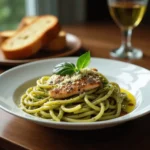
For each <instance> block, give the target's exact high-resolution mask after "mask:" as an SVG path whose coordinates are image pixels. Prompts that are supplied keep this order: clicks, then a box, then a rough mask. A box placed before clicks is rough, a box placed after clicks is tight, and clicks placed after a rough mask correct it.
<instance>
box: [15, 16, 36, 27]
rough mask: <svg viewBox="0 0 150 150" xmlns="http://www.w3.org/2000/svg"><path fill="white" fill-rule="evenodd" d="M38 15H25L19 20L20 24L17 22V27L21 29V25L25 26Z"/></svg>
mask: <svg viewBox="0 0 150 150" xmlns="http://www.w3.org/2000/svg"><path fill="white" fill-rule="evenodd" d="M38 17H39V16H26V17H24V18H23V19H22V20H21V22H20V24H19V26H18V29H22V28H23V27H25V26H27V25H29V24H31V23H32V22H33V21H34V20H35V19H37V18H38Z"/></svg>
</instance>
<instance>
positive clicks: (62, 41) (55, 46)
mask: <svg viewBox="0 0 150 150" xmlns="http://www.w3.org/2000/svg"><path fill="white" fill-rule="evenodd" d="M66 45H67V44H66V32H65V31H63V30H61V31H60V32H59V34H58V35H57V37H56V38H54V39H53V40H51V41H49V42H48V43H47V44H46V45H45V47H44V50H45V51H59V50H62V49H63V48H65V47H66Z"/></svg>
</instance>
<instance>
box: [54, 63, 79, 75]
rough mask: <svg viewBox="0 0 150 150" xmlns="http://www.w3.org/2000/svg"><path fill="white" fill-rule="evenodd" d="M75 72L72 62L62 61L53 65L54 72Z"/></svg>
mask: <svg viewBox="0 0 150 150" xmlns="http://www.w3.org/2000/svg"><path fill="white" fill-rule="evenodd" d="M75 72H76V67H75V65H74V64H73V63H70V62H63V63H60V64H58V65H56V66H55V68H54V69H53V73H54V74H58V75H67V74H68V75H71V74H73V73H75Z"/></svg>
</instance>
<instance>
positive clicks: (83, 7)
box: [0, 0, 150, 30]
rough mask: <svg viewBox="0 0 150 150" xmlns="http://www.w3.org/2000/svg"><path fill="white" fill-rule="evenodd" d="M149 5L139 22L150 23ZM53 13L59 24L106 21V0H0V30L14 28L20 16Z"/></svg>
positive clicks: (107, 13)
mask: <svg viewBox="0 0 150 150" xmlns="http://www.w3.org/2000/svg"><path fill="white" fill-rule="evenodd" d="M149 8H150V5H148V8H147V12H146V14H145V16H144V19H143V21H142V23H141V24H149V23H150V9H149ZM43 14H53V15H56V16H58V17H59V20H60V23H61V24H64V25H65V24H78V23H89V22H97V23H98V22H99V23H103V22H108V23H113V20H112V19H111V17H110V15H109V12H108V7H107V0H94V1H92V0H65V1H64V0H0V30H8V29H15V28H16V26H17V25H18V23H19V22H20V20H21V19H22V17H24V16H34V15H43Z"/></svg>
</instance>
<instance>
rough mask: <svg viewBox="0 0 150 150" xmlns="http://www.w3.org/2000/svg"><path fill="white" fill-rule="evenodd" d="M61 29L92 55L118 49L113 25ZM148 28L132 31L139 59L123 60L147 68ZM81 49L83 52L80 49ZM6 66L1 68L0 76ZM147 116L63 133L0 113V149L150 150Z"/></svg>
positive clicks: (149, 64) (149, 56)
mask: <svg viewBox="0 0 150 150" xmlns="http://www.w3.org/2000/svg"><path fill="white" fill-rule="evenodd" d="M64 30H66V31H67V32H70V33H73V34H75V35H77V36H78V37H80V39H81V40H82V43H83V48H85V49H87V50H90V51H91V54H92V56H94V57H99V58H109V59H112V58H111V57H110V56H109V52H110V51H111V50H112V49H113V48H116V47H119V46H120V41H121V40H120V39H121V36H120V31H119V29H118V27H116V26H115V25H114V24H103V23H102V24H88V25H72V26H65V27H64ZM149 35H150V28H149V27H148V26H144V25H141V26H139V27H138V28H136V29H135V30H134V32H133V37H132V43H133V45H134V46H136V47H138V48H141V49H142V50H143V52H144V57H143V58H142V59H140V60H122V61H127V62H129V63H133V64H137V65H139V66H142V67H145V68H147V69H150V36H149ZM83 48H82V49H83ZM8 69H9V67H5V66H0V73H1V72H4V71H5V70H8ZM149 139H150V115H146V116H144V117H142V118H139V119H136V120H133V121H130V122H127V123H124V124H122V125H119V126H116V127H112V128H107V129H103V130H94V131H65V130H58V129H57V130H56V129H52V128H47V127H43V126H40V125H37V124H35V123H32V122H30V121H27V120H23V119H21V118H17V117H15V116H12V115H10V114H8V113H6V112H4V111H3V110H0V147H2V148H5V149H8V150H10V149H11V150H17V149H19V150H20V149H21V150H22V149H32V150H49V149H55V150H74V149H75V150H76V149H83V150H84V149H86V150H93V149H103V148H105V149H119V150H120V149H121V150H126V149H135V150H141V149H144V150H149V146H150V142H149Z"/></svg>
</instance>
